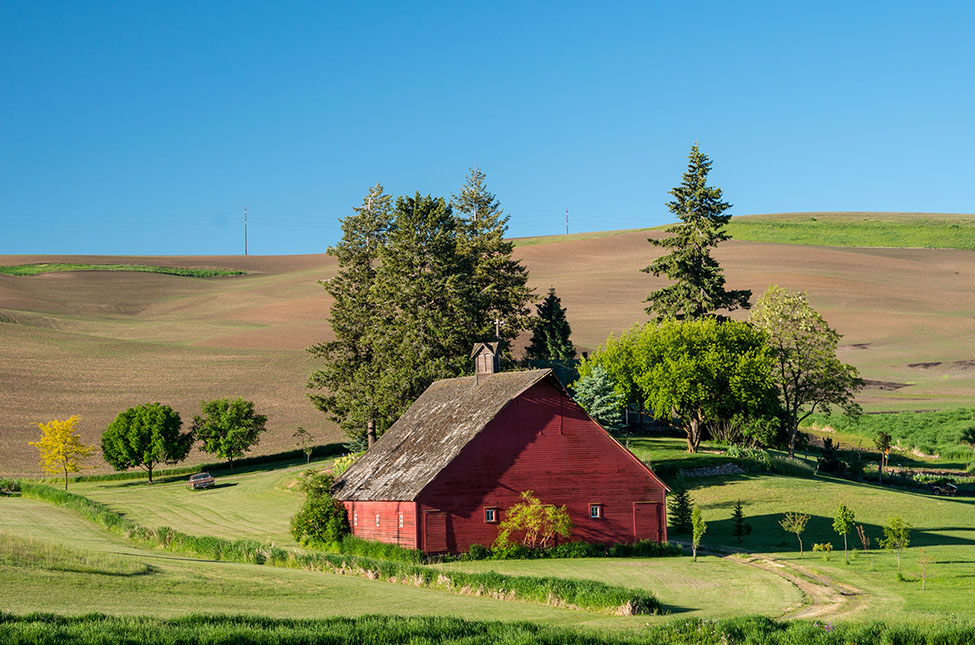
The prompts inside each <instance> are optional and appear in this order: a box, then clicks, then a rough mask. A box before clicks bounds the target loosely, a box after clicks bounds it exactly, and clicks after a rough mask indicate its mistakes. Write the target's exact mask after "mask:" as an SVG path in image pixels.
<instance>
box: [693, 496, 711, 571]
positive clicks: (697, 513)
mask: <svg viewBox="0 0 975 645" xmlns="http://www.w3.org/2000/svg"><path fill="white" fill-rule="evenodd" d="M691 526H692V527H693V533H692V534H691V552H692V553H693V554H694V562H697V547H698V546H700V544H701V538H702V537H704V532H705V531H707V530H708V525H707V524H706V523H705V522H704V518H703V517H701V509H699V508H698V507H696V506H695V507H694V512H693V513H691Z"/></svg>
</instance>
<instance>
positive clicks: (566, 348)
mask: <svg viewBox="0 0 975 645" xmlns="http://www.w3.org/2000/svg"><path fill="white" fill-rule="evenodd" d="M535 309H536V311H537V314H538V317H537V318H535V319H534V325H533V331H532V338H531V342H530V343H529V344H528V349H527V350H526V351H525V357H526V358H527V359H528V360H529V361H568V360H571V359H573V358H575V355H576V351H575V348H574V347H573V346H572V341H571V340H570V339H569V336H570V335H571V334H572V327H571V326H570V325H569V321H568V319H566V317H565V307H563V306H562V300H561V299H560V298H559V297H558V296H557V295H555V289H554V288H550V289H549V290H548V294H547V295H546V296H545V298H544V299H543V300H542V302H541V303H540V304H538V305H536V306H535Z"/></svg>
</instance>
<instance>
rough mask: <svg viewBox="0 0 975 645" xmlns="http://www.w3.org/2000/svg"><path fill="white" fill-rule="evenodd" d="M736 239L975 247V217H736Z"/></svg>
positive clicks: (733, 234)
mask: <svg viewBox="0 0 975 645" xmlns="http://www.w3.org/2000/svg"><path fill="white" fill-rule="evenodd" d="M727 231H728V234H729V235H731V237H732V238H734V239H736V240H747V241H752V242H775V243H778V244H807V245H813V246H865V247H908V248H932V249H968V250H973V249H975V216H959V215H938V214H930V213H916V214H915V213H783V214H773V215H751V216H746V217H733V218H732V220H731V222H730V223H729V224H728V227H727Z"/></svg>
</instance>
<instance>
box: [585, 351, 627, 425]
mask: <svg viewBox="0 0 975 645" xmlns="http://www.w3.org/2000/svg"><path fill="white" fill-rule="evenodd" d="M572 389H573V392H574V393H575V395H574V396H573V398H574V399H575V402H576V403H578V404H579V405H580V406H582V409H583V410H585V411H586V413H588V414H589V416H591V417H592V418H593V419H595V420H596V421H597V422H598V423H599V425H601V426H602V427H604V428H605V429H606V430H608V431H609V432H618V431H619V430H620V429H622V428H623V425H624V424H623V397H622V396H620V394H619V393H618V392H616V390H615V389H614V387H613V379H612V378H611V377H610V376H609V373H608V372H607V371H606V368H604V367H603V366H601V365H596V366H595V367H594V368H593V369H592V371H590V372H589V373H588V374H587V375H586V376H584V377H582V378H581V379H579V380H578V381H576V382H575V383H574V384H573V385H572Z"/></svg>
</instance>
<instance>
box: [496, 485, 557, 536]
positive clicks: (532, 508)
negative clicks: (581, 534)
mask: <svg viewBox="0 0 975 645" xmlns="http://www.w3.org/2000/svg"><path fill="white" fill-rule="evenodd" d="M521 498H522V499H523V500H524V501H522V502H519V503H517V504H515V505H514V506H512V507H511V508H509V509H508V510H507V511H506V512H505V517H504V519H503V520H501V523H500V524H499V525H498V537H497V539H495V541H494V544H493V545H492V548H493V549H497V550H501V549H505V548H507V547H509V546H510V545H511V541H512V540H511V538H512V536H513V535H519V534H520V535H521V536H522V538H521V544H523V545H525V546H526V547H528V548H529V549H545V548H548V547H550V546H553V545H554V542H555V539H556V537H558V536H561V537H569V536H570V535H571V534H572V520H571V519H570V518H569V511H568V510H566V508H565V506H561V507H556V506H553V505H551V504H542V501H541V500H540V499H539V498H537V497H535V496H534V495H533V494H532V491H530V490H526V491H524V492H523V493H522V494H521Z"/></svg>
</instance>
